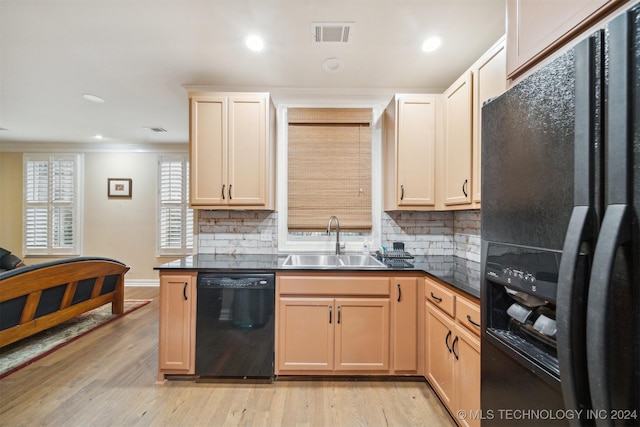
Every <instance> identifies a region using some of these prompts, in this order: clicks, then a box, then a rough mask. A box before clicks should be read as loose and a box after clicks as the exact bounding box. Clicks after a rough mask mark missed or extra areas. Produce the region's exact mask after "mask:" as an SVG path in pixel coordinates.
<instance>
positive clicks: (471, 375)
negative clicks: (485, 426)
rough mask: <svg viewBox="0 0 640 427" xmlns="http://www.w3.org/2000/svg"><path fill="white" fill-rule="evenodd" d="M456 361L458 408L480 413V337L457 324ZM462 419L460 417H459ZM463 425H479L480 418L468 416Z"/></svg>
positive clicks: (469, 412) (454, 346)
mask: <svg viewBox="0 0 640 427" xmlns="http://www.w3.org/2000/svg"><path fill="white" fill-rule="evenodd" d="M452 346H453V351H454V357H456V356H457V358H456V361H455V378H456V408H457V409H456V410H457V411H459V410H463V411H465V413H467V414H479V413H480V339H479V338H478V337H476V336H475V335H473V334H470V333H469V332H468V331H466V330H465V329H463V328H462V327H460V326H456V339H455V342H454V343H453V344H452ZM459 420H460V419H459ZM460 422H462V425H467V426H473V427H479V426H480V418H479V417H472V416H468V417H467V418H466V419H464V420H460Z"/></svg>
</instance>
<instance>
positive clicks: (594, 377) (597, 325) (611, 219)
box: [587, 204, 632, 425]
mask: <svg viewBox="0 0 640 427" xmlns="http://www.w3.org/2000/svg"><path fill="white" fill-rule="evenodd" d="M631 218H632V214H631V208H630V206H629V205H625V204H618V205H609V206H607V210H606V212H605V214H604V219H603V221H602V228H601V229H600V235H599V236H598V243H597V245H596V250H595V254H594V257H593V268H592V269H591V280H590V283H589V301H588V303H587V330H588V331H589V334H588V335H587V366H588V369H589V384H590V385H591V401H592V403H593V409H594V410H595V411H606V413H607V414H610V413H611V410H612V409H614V408H612V402H611V391H612V390H613V388H614V387H615V385H614V384H612V381H611V376H610V375H609V369H608V368H609V367H610V366H611V365H610V363H611V360H610V358H609V355H610V349H609V344H608V342H609V340H608V336H609V332H610V330H609V329H610V325H609V321H610V320H611V318H612V313H611V312H610V307H611V301H610V298H609V297H610V296H611V295H612V289H611V276H612V272H613V267H614V263H615V258H616V251H617V249H618V247H619V246H621V245H623V244H625V243H627V242H629V241H630V240H631ZM602 413H604V412H602ZM610 423H611V420H610V419H604V420H597V424H598V425H613V424H610Z"/></svg>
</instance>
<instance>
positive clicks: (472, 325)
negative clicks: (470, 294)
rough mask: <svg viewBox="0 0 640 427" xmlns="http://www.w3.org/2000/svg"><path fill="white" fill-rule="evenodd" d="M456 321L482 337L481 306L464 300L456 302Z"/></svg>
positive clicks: (459, 299) (460, 299)
mask: <svg viewBox="0 0 640 427" xmlns="http://www.w3.org/2000/svg"><path fill="white" fill-rule="evenodd" d="M456 319H457V320H458V322H460V323H461V324H462V325H464V326H465V327H466V328H467V329H469V330H470V331H471V332H473V333H474V334H476V335H478V336H479V335H480V306H479V305H478V304H474V303H473V302H471V301H468V300H466V299H463V298H458V299H457V301H456Z"/></svg>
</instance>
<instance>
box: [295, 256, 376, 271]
mask: <svg viewBox="0 0 640 427" xmlns="http://www.w3.org/2000/svg"><path fill="white" fill-rule="evenodd" d="M282 267H285V268H286V267H289V268H319V269H320V268H326V269H328V268H340V269H348V268H353V269H356V268H386V265H384V263H382V262H380V261H378V260H377V259H376V258H375V257H373V256H371V255H364V254H363V255H350V254H344V255H326V254H300V255H293V254H292V255H289V256H288V257H287V259H285V260H284V263H283V264H282Z"/></svg>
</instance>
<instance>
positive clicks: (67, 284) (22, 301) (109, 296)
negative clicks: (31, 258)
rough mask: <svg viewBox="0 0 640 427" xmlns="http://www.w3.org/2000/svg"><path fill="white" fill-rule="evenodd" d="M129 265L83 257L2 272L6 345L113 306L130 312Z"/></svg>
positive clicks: (0, 329) (1, 337) (0, 304)
mask: <svg viewBox="0 0 640 427" xmlns="http://www.w3.org/2000/svg"><path fill="white" fill-rule="evenodd" d="M127 271H129V267H127V266H126V265H124V264H122V263H121V262H119V261H116V260H113V259H109V258H95V257H78V258H68V259H63V260H57V261H52V262H45V263H41V264H35V265H32V266H27V267H21V268H17V269H15V270H9V271H6V272H4V273H1V274H0V347H3V346H6V345H8V344H11V343H13V342H16V341H18V340H20V339H22V338H25V337H28V336H30V335H33V334H35V333H37V332H40V331H43V330H45V329H48V328H50V327H52V326H54V325H57V324H59V323H61V322H64V321H66V320H69V319H71V318H72V317H75V316H77V315H79V314H81V313H84V312H86V311H89V310H92V309H94V308H97V307H100V306H102V305H104V304H107V303H111V311H112V312H113V313H114V314H122V312H123V311H124V275H125V273H126V272H127Z"/></svg>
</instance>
